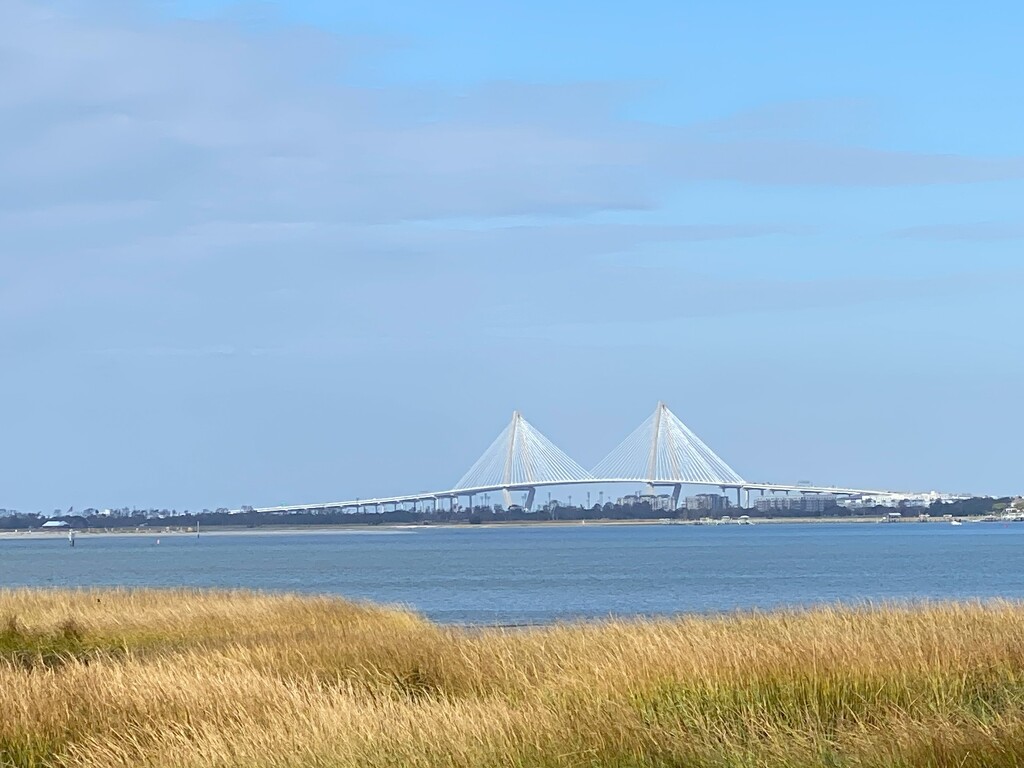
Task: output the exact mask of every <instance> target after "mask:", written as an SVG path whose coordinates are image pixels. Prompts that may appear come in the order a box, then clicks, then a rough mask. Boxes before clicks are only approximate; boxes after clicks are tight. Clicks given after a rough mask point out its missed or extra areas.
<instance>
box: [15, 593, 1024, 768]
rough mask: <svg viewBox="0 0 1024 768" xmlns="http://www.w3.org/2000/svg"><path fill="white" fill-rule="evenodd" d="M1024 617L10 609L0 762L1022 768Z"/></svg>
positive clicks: (204, 602)
mask: <svg viewBox="0 0 1024 768" xmlns="http://www.w3.org/2000/svg"><path fill="white" fill-rule="evenodd" d="M1021 764H1024V607H1021V606H1017V605H1010V604H1005V603H996V604H986V605H942V606H935V607H928V608H918V609H911V608H905V609H904V608H883V609H858V610H845V609H844V610H839V609H836V610H817V611H811V612H803V613H773V614H749V615H742V616H733V617H725V618H682V619H679V620H671V621H669V620H666V621H649V622H647V621H645V622H607V623H601V624H591V625H578V626H568V625H567V626H557V627H551V628H543V629H534V630H526V631H501V630H485V631H478V630H464V629H456V628H446V627H440V626H437V625H434V624H431V623H429V622H427V621H425V620H423V619H421V618H419V617H417V616H415V615H413V614H410V613H405V612H401V611H395V610H390V609H383V608H376V607H371V606H365V605H356V604H352V603H348V602H345V601H341V600H330V599H310V598H300V597H293V596H266V595H257V594H251V593H206V592H203V593H199V592H155V591H154V592H127V591H95V592H94V591H82V592H49V591H47V592H38V591H0V765H2V766H51V765H53V766H58V765H59V766H91V767H94V768H110V766H152V767H153V768H156V767H158V766H159V767H161V768H163V767H169V766H182V767H184V766H197V767H198V766H204V767H206V766H435V765H443V766H467V767H470V766H472V767H475V766H515V765H521V766H577V765H586V766H604V765H609V766H770V765H785V766H925V765H927V766H986V767H998V766H1011V765H1013V766H1015V765H1021Z"/></svg>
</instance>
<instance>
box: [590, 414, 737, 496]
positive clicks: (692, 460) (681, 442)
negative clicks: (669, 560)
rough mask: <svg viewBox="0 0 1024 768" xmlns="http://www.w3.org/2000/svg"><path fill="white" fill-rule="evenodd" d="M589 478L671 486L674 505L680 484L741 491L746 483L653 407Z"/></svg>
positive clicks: (688, 431)
mask: <svg viewBox="0 0 1024 768" xmlns="http://www.w3.org/2000/svg"><path fill="white" fill-rule="evenodd" d="M591 473H592V474H593V476H594V477H600V478H603V479H615V480H619V481H623V482H638V483H646V484H647V488H648V490H649V492H651V493H652V494H653V493H654V489H655V487H656V486H671V487H672V498H673V502H674V503H675V504H676V505H678V503H679V494H680V491H681V488H682V485H683V484H687V485H718V486H727V487H741V486H743V485H746V481H745V480H744V479H743V478H742V477H740V475H739V473H737V472H736V471H735V470H734V469H733V468H732V467H730V466H729V465H728V464H726V463H725V461H723V460H722V459H721V458H720V457H719V456H718V454H716V453H715V452H714V451H712V450H711V448H709V447H708V445H707V444H706V443H705V442H704V441H703V440H701V439H700V438H699V437H697V435H696V434H694V432H693V431H692V430H691V429H690V428H689V427H687V426H686V425H685V424H684V423H683V422H682V421H680V419H679V418H678V417H677V416H676V415H675V414H674V413H672V411H670V410H669V408H668V406H667V405H665V403H662V402H659V403H658V405H657V407H655V409H654V413H652V414H651V415H650V416H648V417H647V420H646V421H644V423H643V424H641V425H640V426H639V427H637V428H636V429H635V430H634V431H633V433H632V434H631V435H630V436H629V437H627V438H626V439H625V440H623V441H622V443H620V444H619V446H618V447H617V448H616V449H615V450H613V451H612V452H611V453H609V454H608V455H607V456H606V457H605V458H604V459H603V460H602V461H601V462H600V463H599V464H598V465H597V466H596V467H594V469H592V470H591Z"/></svg>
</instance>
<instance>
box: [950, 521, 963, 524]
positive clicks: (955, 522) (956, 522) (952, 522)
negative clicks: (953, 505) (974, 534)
mask: <svg viewBox="0 0 1024 768" xmlns="http://www.w3.org/2000/svg"><path fill="white" fill-rule="evenodd" d="M949 524H950V525H963V523H961V522H960V521H959V520H950V521H949Z"/></svg>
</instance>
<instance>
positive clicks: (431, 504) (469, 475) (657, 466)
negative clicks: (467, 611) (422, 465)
mask: <svg viewBox="0 0 1024 768" xmlns="http://www.w3.org/2000/svg"><path fill="white" fill-rule="evenodd" d="M623 483H632V484H637V483H642V484H644V485H645V486H646V487H647V491H648V493H649V494H650V495H654V494H655V493H656V492H657V489H659V488H663V489H666V490H670V491H671V495H672V505H673V508H676V507H678V505H679V496H680V493H681V491H682V488H683V487H684V486H703V487H718V488H720V489H721V490H722V491H723V492H727V493H731V492H733V491H735V493H736V503H737V506H749V505H750V494H751V492H760V493H762V494H764V493H768V492H772V493H778V492H782V493H790V492H797V493H812V494H813V493H828V494H833V495H836V496H873V495H880V494H887V493H892V491H879V490H870V489H863V488H843V487H835V486H811V485H804V484H794V485H779V484H775V483H759V482H749V481H747V480H744V479H743V478H742V477H741V476H740V475H739V474H738V473H737V472H736V471H735V470H734V469H732V467H730V466H729V465H728V464H726V463H725V461H723V460H722V459H721V458H720V457H719V456H718V455H717V454H716V453H715V452H714V451H712V450H711V448H709V447H708V446H707V444H706V443H704V441H702V440H701V439H700V438H699V437H697V435H696V434H694V433H693V431H692V430H691V429H690V428H689V427H687V426H686V425H685V424H684V423H683V422H682V421H681V420H680V419H679V418H678V417H677V416H676V415H675V414H674V413H672V411H670V410H669V408H668V406H667V405H665V404H664V403H661V402H659V403H658V405H657V407H656V408H655V409H654V413H652V414H651V415H650V416H649V417H648V418H647V419H646V421H644V422H643V423H642V424H641V425H640V426H639V427H637V428H636V429H635V430H634V431H633V432H632V434H630V435H629V437H627V438H626V439H625V440H623V441H622V442H621V443H620V444H619V445H618V447H616V448H615V449H614V450H613V451H612V452H611V453H609V454H608V455H607V456H606V457H605V458H604V459H603V460H601V462H599V463H598V464H597V466H595V467H594V468H593V469H591V470H586V469H584V468H583V467H582V466H580V464H578V463H577V462H576V461H574V460H573V459H572V458H571V457H569V456H568V454H566V453H565V452H564V451H562V450H561V449H560V448H559V447H558V446H556V445H555V444H554V443H552V442H551V441H550V440H549V439H548V438H547V437H545V436H544V435H543V434H542V433H541V432H540V431H539V430H537V429H536V428H535V427H534V426H533V425H531V424H530V423H529V422H528V421H527V420H526V419H524V418H523V416H522V414H521V413H519V411H516V412H515V413H513V414H512V420H511V422H509V424H508V426H507V427H505V429H504V430H502V432H501V433H500V434H499V435H498V436H497V438H495V440H494V442H493V443H491V445H490V447H489V448H488V449H487V450H486V451H484V453H483V455H482V456H481V457H480V458H479V459H478V460H477V461H476V463H475V464H473V466H472V467H470V469H469V471H468V472H466V474H465V475H463V476H462V479H461V480H459V482H458V483H456V484H455V486H454V487H452V488H450V489H448V490H443V491H431V492H427V493H416V494H409V495H404V496H388V497H380V498H368V499H351V500H348V501H331V502H318V503H315V504H296V505H290V506H278V507H259V508H256V509H255V511H257V512H276V513H287V512H306V511H316V510H327V509H331V510H340V511H345V510H349V511H361V510H364V509H372V510H374V511H377V512H379V511H381V510H382V509H387V507H388V506H389V505H391V506H393V507H394V508H395V509H398V508H399V507H400V506H406V505H409V504H412V506H413V509H414V510H415V509H419V508H421V505H422V508H423V509H433V510H434V511H438V510H440V509H442V508H443V506H444V504H445V502H447V504H448V508H449V509H452V508H454V507H455V505H456V504H458V503H459V501H458V500H459V499H461V498H466V499H468V503H469V507H470V508H472V506H473V499H474V497H477V496H482V495H485V494H491V493H500V494H501V495H502V498H503V501H504V506H505V507H510V506H512V505H513V501H512V493H514V492H523V493H525V494H526V501H525V504H524V505H523V506H524V507H525V508H526V509H527V510H531V509H532V508H533V505H534V501H535V500H536V494H537V489H538V488H544V487H551V486H574V485H604V484H623Z"/></svg>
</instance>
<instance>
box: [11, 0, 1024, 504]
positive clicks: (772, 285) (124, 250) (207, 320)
mask: <svg viewBox="0 0 1024 768" xmlns="http://www.w3.org/2000/svg"><path fill="white" fill-rule="evenodd" d="M494 5H495V4H481V3H469V2H437V3H431V4H423V3H411V2H394V3H388V4H382V3H368V2H367V3H354V2H347V3H328V2H313V1H312V0H292V2H290V3H287V4H283V3H263V4H259V5H252V4H249V5H241V6H240V5H236V4H229V3H218V2H212V1H208V0H188V1H187V2H185V1H182V0H178V1H175V0H164V2H161V3H143V2H140V1H138V0H118V1H116V2H114V1H111V2H88V3H86V2H30V1H29V0H8V2H5V3H3V4H2V7H0V62H3V63H2V64H0V243H2V245H3V247H2V248H0V355H2V357H0V359H2V360H3V363H4V366H3V367H4V375H3V376H0V402H2V403H3V410H2V412H0V413H2V418H0V428H2V431H3V440H2V441H0V507H3V506H6V507H16V508H21V509H44V510H50V509H53V508H55V507H67V506H69V505H72V504H74V505H76V506H77V507H85V506H100V507H105V506H124V505H128V506H133V505H136V506H145V507H148V506H168V507H177V508H179V509H180V508H186V507H187V508H193V509H194V508H202V507H215V506H221V505H226V506H237V505H241V504H254V505H262V504H275V503H296V502H304V501H312V500H320V499H343V498H351V497H356V496H361V497H367V496H372V495H380V494H392V493H405V492H416V491H420V490H434V489H438V488H442V487H448V486H449V485H451V484H452V483H454V482H455V481H456V480H457V479H458V478H459V477H460V476H461V475H462V473H463V471H464V470H465V469H467V468H468V467H469V466H470V465H471V464H472V463H473V461H474V460H475V459H476V457H477V455H478V454H479V453H481V452H482V451H483V450H484V449H485V448H486V447H487V446H488V445H489V444H490V441H491V439H492V438H493V436H494V435H495V434H497V433H498V432H499V431H500V430H501V429H502V428H503V427H504V425H505V424H506V422H507V420H508V418H509V416H510V414H511V412H512V410H513V409H514V408H519V409H520V410H522V411H523V412H524V413H525V415H526V416H527V418H529V419H530V420H531V422H532V423H533V424H534V425H535V426H537V427H538V428H540V429H541V430H542V431H544V432H545V433H546V434H547V435H548V436H549V437H550V438H551V439H552V440H553V441H554V442H555V443H557V444H558V445H560V446H561V447H562V448H563V449H565V450H566V451H567V452H568V453H569V454H571V455H572V456H574V457H575V458H576V459H577V460H579V461H580V462H581V463H582V464H584V465H588V466H589V465H593V464H595V463H597V461H598V460H599V459H601V458H602V457H603V455H604V454H605V453H606V452H608V451H609V450H611V449H612V448H613V447H614V446H615V445H616V444H617V442H618V441H619V440H620V439H622V438H623V437H625V436H626V435H627V434H628V433H629V432H630V431H631V430H632V428H633V427H634V426H635V425H636V424H638V423H640V422H641V421H642V420H643V419H644V418H645V417H646V416H647V415H648V414H649V412H650V411H651V409H652V408H653V406H654V403H655V402H656V401H657V400H659V399H663V400H665V401H666V402H668V403H669V405H670V406H671V407H672V408H673V410H674V411H675V412H676V413H677V414H678V415H679V416H680V417H681V418H682V419H683V420H684V421H686V422H687V423H688V424H689V425H690V426H691V427H692V428H693V429H694V430H695V431H696V432H697V433H698V434H700V435H701V436H702V437H703V438H704V439H705V440H706V441H707V442H708V443H709V444H710V445H711V446H712V447H713V448H714V449H716V451H717V452H718V453H719V454H721V455H722V456H723V457H724V458H725V459H726V460H727V461H728V462H729V463H730V464H731V465H732V466H733V467H734V468H735V469H736V470H737V471H738V472H740V473H741V474H742V475H744V476H745V477H747V478H748V479H751V480H771V481H777V482H783V481H797V480H811V481H814V482H816V483H822V484H833V483H834V484H843V485H858V486H869V487H876V486H877V487H889V488H901V489H908V490H909V489H921V490H924V489H933V488H934V489H939V490H948V491H972V492H979V493H1012V492H1020V491H1021V490H1022V489H1021V475H1020V458H1021V450H1020V447H1019V446H1020V435H1021V434H1024V415H1022V414H1024V411H1022V409H1021V407H1020V392H1021V391H1022V390H1024V361H1022V354H1021V352H1022V350H1024V344H1022V342H1021V341H1020V338H1019V337H1020V329H1021V327H1022V325H1024V321H1022V318H1024V312H1022V306H1024V305H1022V302H1021V300H1020V296H1021V289H1022V288H1024V258H1022V255H1021V254H1022V250H1021V249H1022V246H1024V206H1022V201H1024V138H1022V137H1024V102H1022V100H1021V99H1020V98H1019V94H1020V93H1021V92H1022V91H1024V67H1022V66H1021V63H1022V62H1021V55H1020V50H1019V39H1020V32H1021V30H1022V29H1024V9H1022V8H1021V7H1020V6H1019V5H1018V4H1011V3H990V4H987V6H986V7H985V10H984V12H980V11H979V10H977V9H968V8H966V7H962V6H955V5H954V4H947V5H942V4H940V5H939V6H936V5H935V4H917V3H905V4H898V5H899V7H893V5H892V4H882V3H872V2H868V3H860V4H856V5H847V6H843V7H831V6H824V5H822V4H819V3H809V2H807V3H803V2H780V3H775V4H771V6H768V5H765V4H760V3H758V4H755V3H716V4H706V3H701V4H697V3H667V2H665V3H661V2H648V3H640V4H632V5H629V4H595V3H582V2H565V3H559V4H557V8H554V9H552V8H551V7H549V6H550V4H542V3H537V2H521V3H516V4H501V5H500V6H498V7H494Z"/></svg>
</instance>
